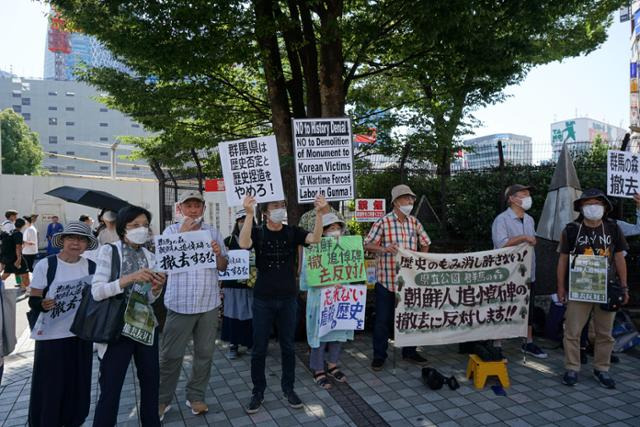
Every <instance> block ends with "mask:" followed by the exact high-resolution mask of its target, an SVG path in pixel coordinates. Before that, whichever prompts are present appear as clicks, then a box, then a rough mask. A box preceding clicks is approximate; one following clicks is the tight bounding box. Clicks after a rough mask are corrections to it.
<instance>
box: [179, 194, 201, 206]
mask: <svg viewBox="0 0 640 427" xmlns="http://www.w3.org/2000/svg"><path fill="white" fill-rule="evenodd" d="M192 199H193V200H200V201H201V202H202V203H204V197H202V194H201V193H199V192H198V191H190V192H188V193H185V194H183V195H182V197H180V200H179V203H181V204H182V203H184V202H186V201H187V200H192Z"/></svg>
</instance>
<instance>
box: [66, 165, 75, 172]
mask: <svg viewBox="0 0 640 427" xmlns="http://www.w3.org/2000/svg"><path fill="white" fill-rule="evenodd" d="M67 170H68V171H74V170H76V167H75V166H67Z"/></svg>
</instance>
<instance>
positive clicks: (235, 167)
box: [218, 136, 284, 207]
mask: <svg viewBox="0 0 640 427" xmlns="http://www.w3.org/2000/svg"><path fill="white" fill-rule="evenodd" d="M218 150H219V152H220V162H221V164H222V175H223V176H224V186H225V194H226V196H227V203H228V205H229V206H231V207H233V206H242V201H243V199H244V197H245V196H246V195H251V196H254V197H255V198H256V200H257V202H258V203H262V202H271V201H277V200H284V191H283V190H282V177H281V176H280V160H279V158H278V146H277V144H276V137H275V136H266V137H260V138H252V139H241V140H238V141H229V142H222V143H220V144H219V145H218Z"/></svg>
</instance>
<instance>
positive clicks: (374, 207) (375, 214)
mask: <svg viewBox="0 0 640 427" xmlns="http://www.w3.org/2000/svg"><path fill="white" fill-rule="evenodd" d="M385 207H386V201H385V199H356V221H358V222H376V221H377V220H378V219H380V218H382V217H383V216H384V215H385V213H386V211H385Z"/></svg>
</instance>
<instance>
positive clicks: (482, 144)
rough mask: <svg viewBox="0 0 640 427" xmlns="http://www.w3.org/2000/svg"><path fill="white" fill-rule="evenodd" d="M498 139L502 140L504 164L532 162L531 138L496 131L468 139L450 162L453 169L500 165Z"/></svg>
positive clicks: (483, 167) (527, 163)
mask: <svg viewBox="0 0 640 427" xmlns="http://www.w3.org/2000/svg"><path fill="white" fill-rule="evenodd" d="M498 141H502V153H503V156H504V162H505V164H510V165H530V164H532V163H533V153H532V144H531V138H530V137H528V136H524V135H516V134H513V133H497V134H494V135H487V136H481V137H479V138H472V139H468V140H466V141H465V142H464V146H465V149H464V150H460V152H459V153H458V155H457V156H456V157H457V159H456V160H455V161H454V162H453V164H452V169H453V170H464V169H487V168H492V167H497V166H499V165H500V155H499V152H498Z"/></svg>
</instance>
